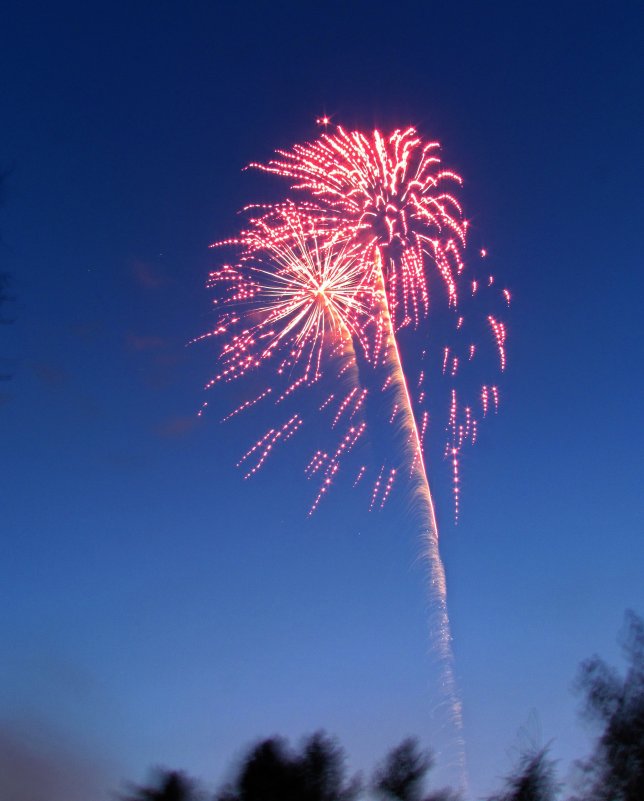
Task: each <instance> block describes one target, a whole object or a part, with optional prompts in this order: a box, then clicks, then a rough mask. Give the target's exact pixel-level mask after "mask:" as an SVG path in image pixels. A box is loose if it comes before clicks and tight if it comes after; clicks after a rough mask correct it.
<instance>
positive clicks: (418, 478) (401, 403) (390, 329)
mask: <svg viewBox="0 0 644 801" xmlns="http://www.w3.org/2000/svg"><path fill="white" fill-rule="evenodd" d="M376 270H377V273H378V275H377V281H378V294H379V295H380V303H381V315H382V321H383V324H384V326H385V329H386V335H387V339H388V343H387V346H386V352H387V356H388V367H389V368H390V370H391V375H392V376H393V382H392V383H393V384H394V386H395V390H396V392H397V395H398V400H397V403H398V408H399V410H400V412H401V418H402V424H403V428H404V430H405V432H406V434H407V437H406V442H407V448H408V450H409V458H410V460H411V463H412V465H413V473H412V475H413V478H414V483H415V492H416V495H417V497H418V499H419V501H420V503H421V504H422V519H423V520H424V521H426V524H425V526H424V530H423V536H424V541H425V546H426V547H425V554H424V555H425V557H426V558H427V561H428V562H429V593H430V596H431V600H432V602H433V607H434V609H435V610H436V612H435V614H434V615H432V619H431V622H430V637H431V640H432V645H433V646H434V648H435V650H436V653H438V655H439V657H440V668H441V685H442V691H443V695H444V698H445V701H446V702H447V704H448V707H449V714H450V720H451V723H452V725H453V727H454V729H455V734H456V737H455V740H456V750H457V763H458V769H459V773H460V780H461V790H462V791H463V792H466V791H467V783H468V782H467V767H466V760H465V741H464V738H463V709H462V707H463V705H462V702H461V700H460V697H459V694H458V688H457V685H456V678H455V676H454V654H453V652H452V635H451V631H450V622H449V615H448V611H447V582H446V579H445V568H444V566H443V560H442V559H441V556H440V550H439V543H438V525H437V522H436V513H435V511H434V501H433V499H432V494H431V490H430V488H429V480H428V478H427V470H426V467H425V459H424V456H423V449H422V445H421V440H420V434H419V432H418V426H417V425H416V418H415V417H414V410H413V406H412V401H411V396H410V394H409V389H408V387H407V380H406V378H405V372H404V370H403V366H402V361H401V358H400V351H399V350H398V342H397V340H396V333H395V330H394V325H393V320H392V316H391V313H390V310H389V301H388V299H387V291H386V289H385V278H384V273H383V268H382V259H381V257H380V254H379V253H377V255H376Z"/></svg>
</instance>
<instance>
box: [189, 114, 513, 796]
mask: <svg viewBox="0 0 644 801" xmlns="http://www.w3.org/2000/svg"><path fill="white" fill-rule="evenodd" d="M438 152H439V146H438V143H436V142H424V141H423V140H422V139H421V138H420V136H419V135H418V134H417V133H416V131H415V130H414V129H413V128H408V129H406V130H404V131H401V130H396V131H394V132H393V133H392V134H391V135H390V136H383V135H382V134H381V133H380V132H378V131H374V132H373V133H372V134H365V133H362V132H359V131H352V132H347V131H345V130H344V129H343V128H341V127H339V128H337V130H336V132H335V133H332V134H329V133H324V134H322V135H321V136H320V137H319V138H318V139H317V140H315V141H313V142H311V143H305V144H296V145H294V146H293V147H292V149H291V150H282V151H277V156H276V158H274V159H272V160H270V161H269V162H268V163H266V164H252V165H250V166H252V167H256V168H258V169H260V170H262V171H264V172H268V173H273V174H275V175H278V176H280V177H282V178H284V179H286V180H287V181H288V183H289V186H290V189H291V190H292V191H293V192H294V193H295V195H296V196H297V197H298V203H295V202H294V201H293V200H292V199H290V200H284V201H281V202H278V203H275V204H271V205H268V206H249V207H247V208H246V210H245V211H246V212H247V213H248V214H249V222H248V223H247V227H246V228H244V229H243V230H242V232H241V233H240V235H239V236H238V237H236V238H234V239H230V240H226V241H224V242H220V243H216V245H215V246H224V245H225V246H233V247H235V248H236V249H237V250H238V253H239V255H238V258H237V261H236V263H235V264H233V265H225V266H224V267H222V268H221V269H219V270H216V271H215V272H213V273H211V276H210V285H211V286H212V287H215V288H218V290H219V292H218V297H217V299H216V300H215V303H216V304H217V306H218V308H219V310H220V314H219V319H218V322H217V325H216V327H215V328H214V329H213V330H212V331H211V332H209V333H208V334H206V335H205V337H211V336H220V337H222V339H223V345H222V347H221V366H220V369H219V372H218V373H217V375H216V376H214V378H213V379H212V380H211V381H210V382H209V384H208V385H207V386H208V387H211V386H213V385H214V384H216V383H218V382H230V381H234V380H236V379H239V378H241V377H242V376H244V375H246V374H247V373H248V372H249V371H251V370H255V369H261V368H262V367H264V366H268V365H272V368H273V369H272V370H271V372H270V376H271V379H270V383H269V385H267V386H266V387H263V388H262V391H261V392H260V393H259V394H258V395H257V396H255V397H252V398H250V399H249V400H245V401H244V402H243V403H241V404H240V405H239V406H237V407H236V408H235V409H233V410H232V411H231V412H230V413H229V414H228V415H227V416H226V418H224V419H229V418H231V417H235V416H237V415H238V414H241V413H242V412H245V411H246V410H247V409H250V408H252V407H253V406H255V405H256V404H259V403H262V402H270V401H271V400H274V401H275V403H276V404H280V403H282V402H283V401H284V400H285V399H286V398H287V397H289V396H291V395H292V394H293V393H295V392H296V391H298V390H301V389H304V388H311V387H312V386H313V385H316V384H319V382H320V381H321V378H322V376H323V372H324V370H325V369H328V368H329V367H330V366H331V365H333V370H332V376H333V384H334V386H333V387H332V391H331V392H330V393H329V394H328V395H327V396H326V397H325V398H324V400H323V402H322V403H321V404H320V405H319V407H318V412H319V413H320V414H323V413H326V414H327V415H328V417H329V422H330V426H331V428H332V429H336V428H339V435H338V436H337V438H336V442H335V444H334V445H333V447H332V448H330V449H329V450H328V451H326V450H318V451H316V452H315V453H314V454H313V456H312V458H311V460H310V461H309V463H308V464H307V466H306V468H305V473H306V475H307V477H309V478H311V477H312V476H317V477H319V478H320V485H319V489H318V491H317V494H316V496H315V499H314V501H313V504H312V507H311V511H314V510H315V509H316V508H317V506H318V504H319V503H320V501H321V500H322V498H323V497H325V495H326V493H327V492H328V490H329V489H330V487H331V485H332V483H333V481H334V480H335V478H336V475H337V473H338V472H339V471H340V467H341V465H342V464H343V460H344V459H345V457H346V456H347V454H348V453H349V452H350V451H352V450H353V449H354V448H355V446H356V444H357V443H358V441H359V440H360V439H361V438H363V437H364V435H365V431H366V423H365V420H364V417H363V416H362V410H363V407H364V405H365V403H366V401H367V395H368V392H369V388H368V386H369V380H366V381H363V382H362V383H361V377H363V376H362V373H363V372H364V371H361V369H360V364H361V363H363V364H366V365H369V364H370V365H371V366H372V368H374V370H381V371H383V370H384V371H385V378H384V381H383V383H382V385H381V389H382V390H383V392H385V393H386V394H387V397H388V398H389V399H390V406H391V414H390V416H389V422H390V423H396V425H398V426H399V428H401V429H402V430H403V431H404V432H405V447H404V448H403V449H402V450H404V451H405V456H404V460H403V461H404V463H405V465H406V468H407V472H408V475H409V476H410V477H411V479H412V482H413V485H414V487H415V491H416V493H417V497H418V498H419V500H420V501H421V505H422V510H423V511H422V518H423V531H424V541H425V543H426V550H427V558H428V561H429V564H430V591H431V594H432V598H433V600H434V602H435V607H434V608H435V610H436V611H435V614H434V617H433V620H434V622H433V625H432V635H433V638H434V642H435V645H436V647H437V650H438V652H439V653H440V655H441V657H442V664H443V670H442V686H443V691H444V694H445V697H446V700H447V702H448V705H449V706H450V709H451V718H452V722H453V723H454V725H455V727H456V730H457V738H458V742H459V755H458V761H459V764H460V765H461V767H462V774H461V775H462V779H463V783H465V779H464V776H465V770H464V750H463V743H462V738H461V730H462V720H461V704H460V700H459V698H458V693H457V691H456V683H455V679H454V673H453V656H452V650H451V635H450V627H449V619H448V615H447V603H446V597H447V596H446V582H445V572H444V568H443V564H442V561H441V558H440V555H439V549H438V528H437V524H436V517H435V512H434V503H433V499H432V495H431V492H430V486H429V480H428V476H427V471H426V466H425V459H424V453H423V442H424V438H425V434H426V429H427V427H428V414H427V411H426V410H424V409H423V406H424V403H425V398H426V394H427V392H428V391H433V390H434V384H435V380H436V379H438V380H442V381H443V382H444V383H445V382H447V383H448V384H449V400H448V403H447V408H448V416H447V419H446V424H445V426H444V431H445V432H446V437H445V457H446V459H447V460H448V461H449V462H450V464H451V470H452V481H453V492H454V505H455V515H456V518H457V517H458V511H459V499H460V470H459V457H460V454H461V452H462V449H463V448H464V446H465V445H466V444H468V443H469V444H473V443H474V442H475V441H476V438H477V432H478V422H479V418H480V417H485V416H486V415H487V414H488V413H489V412H492V411H494V412H495V411H496V410H497V408H498V402H499V391H498V387H497V385H496V384H495V383H489V382H488V383H485V384H481V383H480V384H479V385H478V390H477V396H478V397H476V398H474V399H473V400H472V401H471V402H470V403H469V404H463V403H461V402H460V399H459V394H458V393H459V390H458V388H457V386H456V381H457V380H458V379H459V378H460V373H461V371H463V370H464V369H465V368H466V367H467V368H469V369H471V368H472V365H475V364H476V363H477V361H478V360H480V358H481V350H484V349H483V348H481V347H480V345H479V343H478V342H477V341H476V340H475V339H474V338H473V337H471V336H470V334H469V333H468V332H469V330H470V326H469V325H468V324H469V323H470V322H471V321H470V319H469V313H468V314H466V313H465V311H464V310H463V307H464V306H467V305H468V302H469V303H470V305H471V302H472V301H473V300H478V299H483V300H484V302H485V303H488V301H489V300H491V299H493V300H494V302H495V303H497V301H499V300H500V301H501V302H502V304H503V305H504V306H507V305H509V303H510V294H509V292H508V290H507V289H501V290H499V288H498V287H497V286H496V285H495V282H494V278H493V277H492V276H487V277H486V278H485V279H482V280H481V279H472V278H469V277H467V271H466V270H465V264H464V260H463V258H462V252H463V250H464V248H465V244H466V234H467V221H466V220H465V219H464V217H463V213H462V210H461V206H460V204H459V202H458V200H457V199H456V197H455V196H454V195H453V191H454V188H455V187H456V188H458V186H460V184H461V179H460V177H459V176H458V175H457V174H456V173H454V172H452V171H449V170H445V169H442V168H441V165H440V158H439V155H438ZM480 255H481V256H482V257H484V256H486V255H487V254H486V253H485V251H481V253H480ZM436 279H437V280H436ZM486 293H487V294H486ZM490 293H493V296H494V297H493V298H492V295H490ZM441 298H443V299H444V302H443V306H444V307H445V308H446V309H447V311H448V315H449V320H450V328H451V331H452V335H453V336H452V341H450V343H449V344H445V345H443V346H442V347H440V348H438V349H436V348H434V351H435V352H434V353H431V352H430V354H429V357H428V358H427V362H426V363H425V362H423V369H422V370H421V371H420V373H419V375H418V376H417V379H416V380H415V381H414V382H413V383H412V382H411V381H410V378H409V376H408V374H407V372H406V371H405V369H404V368H403V362H402V359H401V353H400V349H399V342H398V339H399V335H400V332H401V329H404V328H411V329H418V328H421V330H422V328H423V326H422V322H423V320H424V319H426V318H427V317H428V315H429V314H430V302H431V303H432V304H435V303H436V300H437V299H438V301H439V302H440V300H441ZM497 305H498V304H497ZM432 308H434V306H432ZM493 311H494V313H493V314H492V313H489V311H488V312H487V313H485V314H484V315H483V320H484V323H485V327H486V329H487V340H488V342H490V343H491V344H492V346H493V348H494V350H495V352H496V360H497V368H498V369H500V370H503V369H505V365H506V328H505V323H504V322H503V320H502V319H501V316H500V314H499V312H497V310H496V307H494V308H493ZM432 313H433V312H432ZM202 338H203V337H202ZM432 347H433V346H432ZM430 350H431V348H430ZM422 356H423V358H425V357H426V356H427V349H424V350H423V354H422ZM432 358H433V361H432ZM430 367H433V368H436V367H438V370H437V372H438V376H428V374H429V373H430ZM346 376H350V379H351V380H350V381H349V382H348V383H349V387H348V389H347V381H345V380H344V379H345V377H346ZM430 378H431V379H433V380H432V383H431V384H430V385H429V387H428V388H427V389H426V382H427V381H428V380H429V379H430ZM372 383H373V382H372ZM205 406H207V403H206V404H204V407H205ZM202 411H203V410H202ZM302 422H303V417H302V416H301V415H300V413H299V412H295V413H293V414H291V415H286V416H285V419H283V421H281V422H280V423H279V424H278V425H276V427H274V428H270V429H269V430H268V431H267V432H265V433H264V434H263V435H262V436H261V437H260V438H259V439H258V440H257V441H256V442H255V443H254V444H253V445H252V447H251V448H250V449H249V450H248V451H247V452H246V453H245V454H244V455H243V456H242V458H241V460H240V462H239V465H240V466H242V467H243V468H244V470H245V476H246V477H250V476H251V475H253V474H254V473H255V472H257V470H259V469H260V468H261V467H262V465H263V464H264V463H265V461H266V460H267V458H268V457H269V456H270V455H271V453H272V452H273V450H274V449H275V447H276V446H277V445H278V444H279V443H282V442H285V441H287V440H288V439H290V438H291V437H292V436H293V435H294V434H295V433H296V432H297V431H298V429H299V428H300V427H301V425H302ZM398 472H399V470H398V469H397V467H396V466H392V465H391V464H387V463H384V464H381V465H379V466H376V468H375V471H373V475H375V476H376V478H375V481H374V483H373V485H372V489H371V492H370V498H371V502H370V509H372V508H382V507H383V506H384V505H385V503H386V502H387V499H388V498H389V496H390V494H391V492H392V488H393V486H394V483H395V481H396V479H397V473H398ZM368 473H369V469H368V467H367V466H366V465H361V466H360V467H359V469H358V471H357V475H355V479H354V481H353V484H354V486H356V485H357V484H359V483H361V482H363V480H364V477H365V476H366V475H367V474H368Z"/></svg>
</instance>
